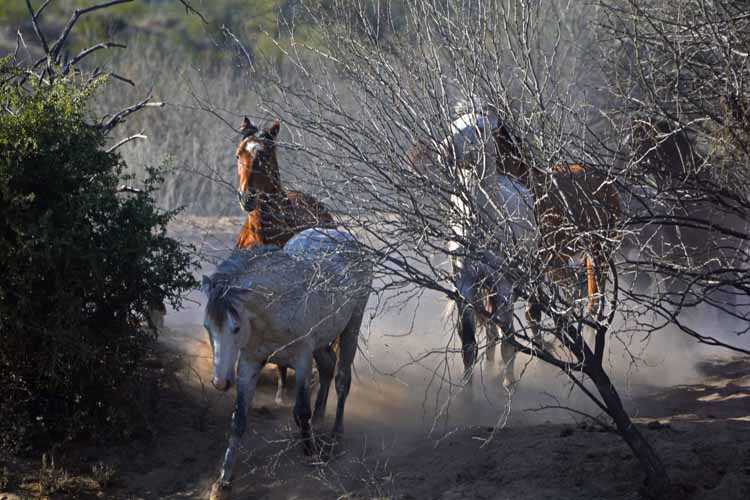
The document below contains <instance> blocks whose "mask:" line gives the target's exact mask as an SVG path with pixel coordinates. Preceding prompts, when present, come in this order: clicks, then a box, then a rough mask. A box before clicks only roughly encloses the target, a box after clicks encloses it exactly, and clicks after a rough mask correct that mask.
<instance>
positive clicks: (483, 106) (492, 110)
mask: <svg viewBox="0 0 750 500" xmlns="http://www.w3.org/2000/svg"><path fill="white" fill-rule="evenodd" d="M453 113H454V114H455V115H456V116H462V115H467V114H470V113H479V114H487V115H495V116H496V117H497V114H498V113H497V108H496V107H495V106H494V105H492V104H489V103H487V102H485V101H484V99H482V98H481V97H479V96H476V95H472V96H470V97H468V98H465V99H459V100H458V101H456V104H454V105H453Z"/></svg>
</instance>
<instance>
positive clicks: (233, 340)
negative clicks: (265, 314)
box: [202, 276, 250, 391]
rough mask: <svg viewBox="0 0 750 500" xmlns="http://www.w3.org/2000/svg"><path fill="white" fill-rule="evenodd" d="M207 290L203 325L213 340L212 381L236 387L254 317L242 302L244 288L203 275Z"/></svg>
mask: <svg viewBox="0 0 750 500" xmlns="http://www.w3.org/2000/svg"><path fill="white" fill-rule="evenodd" d="M202 289H203V293H205V294H206V296H207V297H208V303H207V304H206V311H205V315H204V318H203V326H204V328H205V329H206V331H207V332H208V338H209V340H210V342H211V352H212V355H213V359H212V363H211V366H212V370H211V383H212V384H213V386H214V387H215V388H216V389H218V390H220V391H226V390H228V389H229V388H230V387H231V386H232V382H233V381H234V376H235V367H236V366H237V361H238V359H239V357H240V351H241V350H242V348H243V347H244V346H245V345H246V344H247V343H248V341H249V339H250V318H249V315H248V313H247V311H245V309H244V308H243V307H241V305H240V304H239V302H240V299H241V295H242V293H244V291H243V290H240V289H236V288H227V287H226V286H225V285H224V284H222V283H220V282H214V280H212V279H211V278H209V277H208V276H203V284H202Z"/></svg>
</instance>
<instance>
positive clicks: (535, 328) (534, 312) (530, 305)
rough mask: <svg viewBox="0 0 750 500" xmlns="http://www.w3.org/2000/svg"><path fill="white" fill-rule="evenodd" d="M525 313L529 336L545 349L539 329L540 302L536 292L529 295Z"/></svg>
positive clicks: (540, 322) (540, 321) (545, 345)
mask: <svg viewBox="0 0 750 500" xmlns="http://www.w3.org/2000/svg"><path fill="white" fill-rule="evenodd" d="M525 315H526V322H527V323H528V324H529V328H530V329H531V337H532V338H533V339H534V341H536V342H539V344H541V346H542V348H543V349H546V348H547V344H546V343H545V341H544V334H543V332H542V330H541V324H542V304H541V301H540V300H539V296H538V295H537V293H536V292H533V293H532V294H531V295H530V296H529V300H528V302H526V312H525Z"/></svg>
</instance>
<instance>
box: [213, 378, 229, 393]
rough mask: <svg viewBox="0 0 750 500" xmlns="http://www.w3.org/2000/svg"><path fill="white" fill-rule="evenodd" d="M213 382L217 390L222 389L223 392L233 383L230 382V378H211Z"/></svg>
mask: <svg viewBox="0 0 750 500" xmlns="http://www.w3.org/2000/svg"><path fill="white" fill-rule="evenodd" d="M211 383H212V384H213V386H214V387H215V388H216V389H217V390H219V391H222V392H224V391H226V390H227V389H229V386H230V385H231V383H230V382H229V380H226V379H224V380H217V379H213V380H211Z"/></svg>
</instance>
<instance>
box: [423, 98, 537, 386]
mask: <svg viewBox="0 0 750 500" xmlns="http://www.w3.org/2000/svg"><path fill="white" fill-rule="evenodd" d="M497 128H498V120H497V118H496V117H495V116H494V115H493V114H492V113H489V112H481V111H479V110H465V111H464V113H463V114H462V115H461V116H459V118H457V119H456V120H455V121H454V122H453V123H451V126H450V135H449V137H447V138H446V139H445V140H443V141H442V142H441V143H440V144H439V145H438V147H437V151H438V157H439V158H438V159H439V161H440V162H442V164H443V165H446V166H448V167H449V168H452V169H453V172H455V173H454V175H455V181H454V182H456V183H457V186H456V187H457V189H456V190H455V192H454V194H452V196H451V204H452V209H451V211H452V214H453V215H454V220H453V221H452V229H453V232H454V235H455V239H454V240H453V241H451V242H450V243H449V248H448V250H449V252H450V254H451V264H452V267H453V274H454V280H455V285H456V288H457V292H458V294H459V295H460V297H461V300H460V303H459V304H458V334H459V337H460V339H461V344H462V351H463V362H464V369H465V381H466V383H467V384H470V383H471V380H472V371H473V368H474V365H475V363H476V360H477V354H478V347H477V340H476V329H477V326H478V323H479V324H482V325H483V326H484V328H485V332H486V334H487V358H488V360H489V361H490V362H492V361H494V352H495V345H496V343H497V342H498V340H499V339H500V335H499V333H498V326H499V328H500V330H502V334H503V337H505V338H510V337H512V336H513V332H514V329H513V303H514V302H515V300H516V299H517V296H516V283H515V280H516V279H517V278H516V277H514V273H513V267H514V266H515V265H517V263H518V262H522V261H525V260H526V259H527V257H528V256H529V255H535V254H536V248H537V235H538V232H537V226H536V219H535V216H534V196H533V194H532V192H531V191H530V190H529V189H527V188H526V187H525V186H524V185H523V184H522V183H521V182H519V181H518V180H516V179H514V178H513V177H511V176H509V175H503V174H501V173H499V172H498V170H497V168H496V161H497V154H498V152H497V149H496V146H495V144H496V143H495V139H494V137H493V131H495V130H496V129H497ZM462 241H463V242H466V241H470V242H472V243H473V245H472V246H474V248H466V245H465V244H464V243H462ZM480 249H481V250H480ZM482 252H485V255H486V256H487V257H488V258H489V259H490V261H491V262H490V263H489V265H487V263H488V262H487V261H486V260H485V259H483V258H481V254H482ZM478 308H484V309H485V310H486V313H487V314H489V316H490V318H491V319H492V321H484V320H483V319H482V318H483V316H482V315H478V314H476V310H477V309H478ZM500 354H501V357H502V360H503V363H504V364H505V367H504V370H503V374H504V376H503V385H505V386H506V387H507V388H510V387H512V386H513V385H514V383H515V377H514V374H513V360H514V357H515V350H514V349H513V347H512V346H510V344H509V343H508V342H501V349H500Z"/></svg>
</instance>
